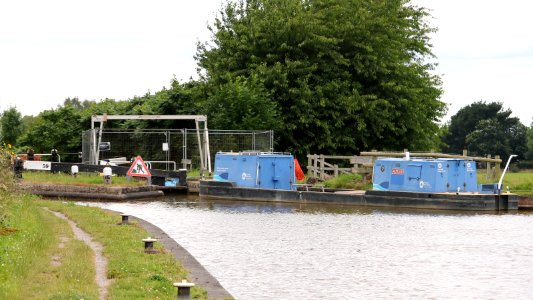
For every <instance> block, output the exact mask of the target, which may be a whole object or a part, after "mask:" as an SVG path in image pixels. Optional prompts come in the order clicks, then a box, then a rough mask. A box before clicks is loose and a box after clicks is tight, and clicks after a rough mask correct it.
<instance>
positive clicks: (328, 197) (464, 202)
mask: <svg viewBox="0 0 533 300" xmlns="http://www.w3.org/2000/svg"><path fill="white" fill-rule="evenodd" d="M199 193H200V196H202V197H208V198H219V199H232V200H241V201H266V202H288V203H323V204H340V205H359V206H376V207H399V208H416V209H442V210H471V211H507V210H517V209H518V196H517V195H515V194H502V195H495V194H474V193H459V194H456V193H417V192H395V191H338V192H332V191H327V192H321V191H292V190H274V189H258V188H243V187H237V186H235V184H234V183H232V182H225V181H210V180H202V181H200V188H199Z"/></svg>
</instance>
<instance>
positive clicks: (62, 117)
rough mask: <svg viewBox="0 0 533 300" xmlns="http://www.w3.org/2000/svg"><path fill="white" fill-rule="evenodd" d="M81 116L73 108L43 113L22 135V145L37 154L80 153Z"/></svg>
mask: <svg viewBox="0 0 533 300" xmlns="http://www.w3.org/2000/svg"><path fill="white" fill-rule="evenodd" d="M80 121H81V114H80V112H79V111H78V110H77V109H76V108H74V107H73V106H70V105H69V106H62V107H58V108H57V109H55V110H54V109H52V110H45V111H44V112H41V113H40V114H39V116H38V118H37V119H36V120H35V123H34V124H33V126H32V127H31V128H28V130H27V131H26V132H25V133H24V134H23V135H22V137H21V139H20V143H21V144H22V145H24V146H27V147H32V148H33V149H34V150H35V152H37V153H49V151H50V150H51V149H53V148H56V149H58V150H59V152H60V153H61V152H79V151H80V149H81V132H82V130H83V128H82V125H81V122H80Z"/></svg>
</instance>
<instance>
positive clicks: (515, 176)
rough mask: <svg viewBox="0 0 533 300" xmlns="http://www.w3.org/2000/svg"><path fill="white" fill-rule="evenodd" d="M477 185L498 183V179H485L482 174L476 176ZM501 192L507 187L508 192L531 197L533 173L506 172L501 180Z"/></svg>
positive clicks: (484, 175)
mask: <svg viewBox="0 0 533 300" xmlns="http://www.w3.org/2000/svg"><path fill="white" fill-rule="evenodd" d="M477 178H478V183H498V181H499V180H500V178H487V175H486V174H484V173H483V172H478V174H477ZM502 186H503V190H506V189H507V187H509V189H510V191H511V192H513V193H516V194H519V195H533V171H531V170H528V171H521V172H508V173H505V177H504V178H503V183H502Z"/></svg>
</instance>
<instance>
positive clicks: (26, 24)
mask: <svg viewBox="0 0 533 300" xmlns="http://www.w3.org/2000/svg"><path fill="white" fill-rule="evenodd" d="M413 3H415V4H418V5H420V6H423V7H426V8H428V9H430V11H431V14H432V15H433V18H432V19H430V20H429V21H430V24H431V25H432V26H434V27H437V28H438V32H437V33H436V34H434V35H432V44H433V45H434V53H435V55H436V56H437V58H436V61H437V62H438V64H439V65H438V67H437V69H436V70H435V72H436V73H437V74H439V75H441V76H442V79H443V88H444V94H443V97H442V99H441V100H443V101H444V102H446V103H448V104H449V109H448V115H447V116H446V117H445V119H444V120H448V119H449V117H450V116H451V115H453V114H455V113H456V112H457V110H459V109H460V108H461V107H463V106H465V105H468V104H469V103H472V102H475V101H478V100H485V101H487V102H492V101H500V102H503V103H504V107H506V108H510V109H511V110H512V111H513V115H514V116H517V117H519V118H520V119H521V121H522V123H524V125H527V126H529V125H530V124H531V122H532V118H533V109H532V108H533V99H532V92H531V88H532V87H533V34H531V30H532V28H533V17H531V13H532V12H533V1H531V2H530V1H528V0H508V1H495V0H485V1H483V0H468V1H465V0H462V1H459V0H447V1H435V0H415V1H413ZM221 6H222V0H195V1H176V0H154V1H136V0H133V1H132V0H128V1H116V0H106V1H101V0H92V1H70V0H69V1H62V0H49V1H37V0H26V1H0V111H3V110H4V109H6V108H8V107H10V106H15V107H16V108H17V109H18V110H19V111H21V112H22V114H23V115H37V114H38V113H39V112H41V111H43V110H45V109H50V108H56V107H57V105H59V104H61V103H63V100H64V99H65V98H67V97H78V98H80V100H86V99H88V100H100V99H103V98H106V97H107V98H112V99H116V100H124V99H129V98H132V97H133V96H135V95H143V94H145V93H146V92H148V91H151V92H152V93H153V92H155V91H158V90H160V89H161V88H162V87H163V86H167V87H168V86H169V83H170V81H171V79H172V78H173V76H174V75H175V76H176V78H177V79H179V80H181V81H187V80H188V79H189V78H190V77H191V76H193V77H195V76H196V69H195V68H196V63H195V61H194V58H193V56H194V54H195V51H196V43H197V42H198V41H206V40H207V39H208V38H209V36H210V35H209V32H208V30H207V25H208V24H210V23H212V21H213V20H214V18H215V14H216V12H217V11H218V10H219V8H220V7H221Z"/></svg>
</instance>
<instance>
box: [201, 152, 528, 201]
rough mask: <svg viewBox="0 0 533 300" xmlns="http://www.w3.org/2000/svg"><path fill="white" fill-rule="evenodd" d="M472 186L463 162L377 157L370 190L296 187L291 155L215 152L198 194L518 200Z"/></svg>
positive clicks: (470, 168)
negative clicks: (212, 165) (210, 174)
mask: <svg viewBox="0 0 533 300" xmlns="http://www.w3.org/2000/svg"><path fill="white" fill-rule="evenodd" d="M508 166H509V162H507V166H506V169H505V170H504V172H503V174H502V178H501V179H500V182H499V183H497V184H482V185H478V184H477V176H476V171H477V170H476V163H475V162H474V161H472V160H467V159H445V158H442V159H418V158H410V157H409V155H408V154H407V155H406V157H404V158H383V159H378V160H376V161H375V163H374V167H373V176H372V183H373V189H372V190H368V191H357V190H335V189H326V188H323V187H319V188H317V187H309V186H308V185H302V184H296V180H295V172H294V157H293V156H292V155H290V154H285V153H272V152H266V153H265V152H239V153H232V152H230V153H227V152H219V153H217V154H216V156H215V170H214V176H213V179H209V180H201V181H200V196H202V197H207V198H221V199H232V200H242V201H267V202H292V203H326V204H337V205H360V206H376V207H401V208H419V209H445V210H480V211H506V210H516V209H518V196H517V195H516V194H511V193H502V192H501V182H502V179H503V176H504V175H505V171H506V170H507V168H508Z"/></svg>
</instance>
